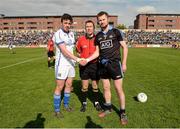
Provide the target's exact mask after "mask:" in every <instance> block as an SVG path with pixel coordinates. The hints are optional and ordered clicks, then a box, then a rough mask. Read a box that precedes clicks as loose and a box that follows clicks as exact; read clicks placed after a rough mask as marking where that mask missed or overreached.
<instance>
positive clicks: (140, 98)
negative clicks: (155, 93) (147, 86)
mask: <svg viewBox="0 0 180 129" xmlns="http://www.w3.org/2000/svg"><path fill="white" fill-rule="evenodd" d="M137 99H138V101H139V102H142V103H145V102H146V101H147V95H146V94H145V93H139V94H138V96H137Z"/></svg>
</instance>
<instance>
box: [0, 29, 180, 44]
mask: <svg viewBox="0 0 180 129" xmlns="http://www.w3.org/2000/svg"><path fill="white" fill-rule="evenodd" d="M83 34H84V32H83V31H82V32H75V37H76V39H77V38H78V37H80V36H81V35H83ZM52 35H53V33H52V32H50V31H46V32H44V31H26V32H21V31H17V32H3V31H0V45H7V44H8V42H9V41H11V42H13V44H14V45H19V46H26V45H32V44H33V45H45V44H47V42H48V39H49V38H51V36H52ZM124 36H125V39H126V41H127V42H128V44H130V45H132V44H174V43H180V32H172V31H153V32H152V31H145V30H128V31H124Z"/></svg>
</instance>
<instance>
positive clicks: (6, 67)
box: [0, 57, 44, 70]
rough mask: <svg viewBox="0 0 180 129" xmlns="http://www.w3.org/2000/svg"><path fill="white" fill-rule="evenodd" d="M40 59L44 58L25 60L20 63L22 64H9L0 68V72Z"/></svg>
mask: <svg viewBox="0 0 180 129" xmlns="http://www.w3.org/2000/svg"><path fill="white" fill-rule="evenodd" d="M41 58H44V57H37V58H32V59H29V60H25V61H22V62H18V63H15V64H11V65H8V66H4V67H1V68H0V70H1V69H5V68H9V67H13V66H16V65H20V64H24V63H27V62H31V61H34V60H38V59H41Z"/></svg>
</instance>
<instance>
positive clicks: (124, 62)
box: [120, 41, 128, 72]
mask: <svg viewBox="0 0 180 129" xmlns="http://www.w3.org/2000/svg"><path fill="white" fill-rule="evenodd" d="M120 44H121V47H122V49H123V52H122V55H123V59H122V70H123V72H125V71H126V70H127V66H126V62H127V56H128V46H127V44H126V42H125V41H120Z"/></svg>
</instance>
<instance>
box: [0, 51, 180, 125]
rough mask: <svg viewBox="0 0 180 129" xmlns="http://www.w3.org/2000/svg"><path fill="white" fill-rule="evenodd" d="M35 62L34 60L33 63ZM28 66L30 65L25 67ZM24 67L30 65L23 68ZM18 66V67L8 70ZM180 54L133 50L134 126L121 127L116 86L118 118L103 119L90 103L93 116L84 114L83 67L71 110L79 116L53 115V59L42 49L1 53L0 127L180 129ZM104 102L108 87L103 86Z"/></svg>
mask: <svg viewBox="0 0 180 129" xmlns="http://www.w3.org/2000/svg"><path fill="white" fill-rule="evenodd" d="M27 60H29V61H27ZM24 61H27V62H24ZM20 62H24V63H20ZM12 64H17V65H14V66H10V67H6V68H3V67H5V66H9V65H12ZM179 66H180V51H179V50H176V49H165V48H146V49H144V48H130V49H129V57H128V64H127V67H128V71H127V72H126V74H125V78H124V90H125V94H126V112H127V115H128V119H129V123H128V125H127V126H122V125H120V122H119V118H118V115H117V110H118V109H119V105H118V99H117V97H116V94H115V90H114V87H113V86H112V103H113V113H112V114H110V115H109V116H108V117H106V118H103V119H102V118H98V112H97V111H96V110H95V108H94V107H93V104H92V101H91V100H92V94H91V92H90V96H89V99H88V106H87V111H86V112H85V113H81V112H80V111H79V109H80V106H81V103H80V100H79V98H80V84H81V83H80V81H79V73H78V67H76V71H77V73H76V78H75V80H74V82H73V87H74V92H73V93H72V94H71V100H70V105H71V106H73V108H74V112H72V113H68V112H65V111H64V110H63V108H62V111H63V113H64V115H65V118H64V119H61V120H58V119H56V118H55V117H54V116H53V91H54V88H55V79H54V70H53V69H48V68H47V56H46V51H45V49H42V48H34V49H31V48H26V49H25V48H17V49H16V54H11V53H10V52H9V50H8V49H0V127H1V128H16V127H21V128H22V127H27V128H29V127H41V128H43V127H46V128H50V127H51V128H52V127H56V128H71V127H74V128H85V127H87V128H121V127H129V128H131V127H133V128H135V127H136V128H139V127H144V128H145V127H149V128H153V127H159V128H166V127H167V128H175V127H180V125H179V123H180V118H179V116H180V110H179V107H180V103H179V102H180V98H179V94H180V68H179ZM99 87H100V91H101V93H100V95H101V98H102V92H103V90H102V84H101V82H100V84H99ZM139 92H144V93H146V94H147V96H148V100H147V102H146V103H140V102H138V101H137V100H136V96H137V94H138V93H139ZM61 107H63V106H61Z"/></svg>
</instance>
